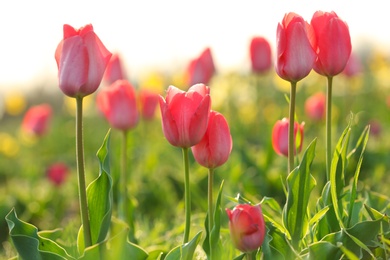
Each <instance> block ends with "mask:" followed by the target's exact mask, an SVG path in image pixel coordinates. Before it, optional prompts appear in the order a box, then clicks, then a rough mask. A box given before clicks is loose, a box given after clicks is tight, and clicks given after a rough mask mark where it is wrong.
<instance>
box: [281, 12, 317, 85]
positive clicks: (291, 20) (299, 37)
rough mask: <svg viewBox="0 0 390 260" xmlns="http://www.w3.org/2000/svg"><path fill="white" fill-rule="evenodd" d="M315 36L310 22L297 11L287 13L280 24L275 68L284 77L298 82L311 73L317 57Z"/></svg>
mask: <svg viewBox="0 0 390 260" xmlns="http://www.w3.org/2000/svg"><path fill="white" fill-rule="evenodd" d="M313 37H314V35H313V30H312V28H311V26H310V24H308V23H307V22H306V21H305V20H303V18H302V17H301V16H299V15H297V14H295V13H287V14H286V15H285V16H284V18H283V21H282V22H281V23H279V24H278V27H277V37H276V43H277V49H276V55H277V57H276V66H275V69H276V73H277V74H278V75H279V76H280V77H281V78H282V79H284V80H287V81H290V82H297V81H299V80H301V79H303V78H304V77H306V76H307V75H308V74H309V73H310V71H311V70H312V68H313V64H314V61H315V59H316V53H315V51H314V50H313V47H312V44H311V39H312V38H313Z"/></svg>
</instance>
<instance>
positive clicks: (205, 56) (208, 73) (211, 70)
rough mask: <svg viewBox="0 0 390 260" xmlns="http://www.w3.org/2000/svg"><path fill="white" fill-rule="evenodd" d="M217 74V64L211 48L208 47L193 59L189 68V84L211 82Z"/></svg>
mask: <svg viewBox="0 0 390 260" xmlns="http://www.w3.org/2000/svg"><path fill="white" fill-rule="evenodd" d="M214 74H215V66H214V61H213V56H212V54H211V49H210V48H206V49H205V50H204V51H203V52H202V53H201V54H200V56H199V57H197V58H195V59H193V60H192V61H191V62H190V64H189V66H188V68H187V84H188V85H190V86H192V85H194V84H198V83H203V84H206V85H207V84H209V82H210V80H211V78H212V77H213V75H214Z"/></svg>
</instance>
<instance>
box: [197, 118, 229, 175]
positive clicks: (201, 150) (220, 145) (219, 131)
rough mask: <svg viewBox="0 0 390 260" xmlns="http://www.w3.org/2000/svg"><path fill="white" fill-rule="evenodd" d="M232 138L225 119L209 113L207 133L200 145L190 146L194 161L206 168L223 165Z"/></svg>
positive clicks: (227, 155) (226, 158) (227, 156)
mask: <svg viewBox="0 0 390 260" xmlns="http://www.w3.org/2000/svg"><path fill="white" fill-rule="evenodd" d="M232 145H233V142H232V137H231V135H230V130H229V125H228V123H227V121H226V119H225V117H224V116H223V115H222V114H220V113H218V112H215V111H211V112H210V116H209V123H208V126H207V131H206V133H205V135H204V136H203V138H202V140H201V141H200V143H198V144H196V145H194V146H192V148H191V149H192V154H193V155H194V157H195V160H196V161H197V162H198V163H199V164H200V165H202V166H204V167H206V168H210V169H211V168H216V167H219V166H221V165H222V164H224V163H225V162H226V161H227V160H228V158H229V155H230V152H231V151H232Z"/></svg>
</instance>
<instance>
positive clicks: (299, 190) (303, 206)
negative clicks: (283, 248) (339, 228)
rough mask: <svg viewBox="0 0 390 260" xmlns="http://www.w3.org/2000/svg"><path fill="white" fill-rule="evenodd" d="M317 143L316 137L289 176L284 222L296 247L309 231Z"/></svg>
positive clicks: (314, 183)
mask: <svg viewBox="0 0 390 260" xmlns="http://www.w3.org/2000/svg"><path fill="white" fill-rule="evenodd" d="M315 145H316V139H315V140H314V141H312V142H311V143H310V145H309V147H308V148H307V149H306V151H305V154H304V155H303V158H302V161H301V163H300V165H299V166H298V167H297V168H295V169H294V170H293V171H292V172H291V173H290V174H289V175H288V176H287V192H288V195H287V201H286V204H285V207H284V211H283V223H284V225H285V227H286V229H287V230H288V232H289V234H290V236H291V240H292V243H293V246H294V248H295V249H297V248H298V247H297V246H298V244H299V242H300V241H301V240H302V239H303V237H304V236H305V235H306V233H307V231H308V214H307V212H308V204H309V199H310V193H311V191H312V190H313V188H314V187H315V185H316V182H315V179H314V178H313V176H312V175H311V174H310V166H311V164H312V162H313V159H314V155H315Z"/></svg>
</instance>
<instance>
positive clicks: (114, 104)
mask: <svg viewBox="0 0 390 260" xmlns="http://www.w3.org/2000/svg"><path fill="white" fill-rule="evenodd" d="M96 101H97V105H98V108H99V109H100V110H101V111H102V112H103V114H104V116H105V117H106V119H107V121H108V122H109V123H110V125H111V126H112V127H113V128H116V129H120V130H129V129H131V128H134V127H135V126H136V125H137V123H138V110H137V102H136V93H135V90H134V87H133V86H132V85H131V84H130V83H129V82H128V81H127V80H117V81H115V82H114V83H113V84H112V85H110V86H109V87H107V88H104V89H103V90H102V91H100V92H99V93H98V95H97V100H96Z"/></svg>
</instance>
